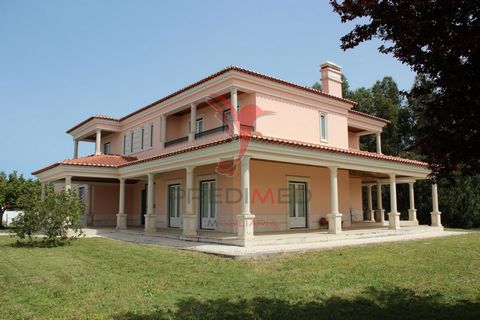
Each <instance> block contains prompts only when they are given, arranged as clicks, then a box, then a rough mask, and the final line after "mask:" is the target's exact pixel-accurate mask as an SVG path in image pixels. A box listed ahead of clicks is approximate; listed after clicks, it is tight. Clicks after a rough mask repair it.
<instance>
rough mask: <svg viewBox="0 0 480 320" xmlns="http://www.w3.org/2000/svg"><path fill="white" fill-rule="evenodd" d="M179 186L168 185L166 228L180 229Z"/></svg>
mask: <svg viewBox="0 0 480 320" xmlns="http://www.w3.org/2000/svg"><path fill="white" fill-rule="evenodd" d="M180 225H181V218H180V184H170V185H168V226H169V227H170V228H180Z"/></svg>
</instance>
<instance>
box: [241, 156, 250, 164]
mask: <svg viewBox="0 0 480 320" xmlns="http://www.w3.org/2000/svg"><path fill="white" fill-rule="evenodd" d="M250 159H252V156H251V155H249V154H244V155H243V156H242V158H241V159H240V161H241V162H242V163H245V162H248V161H250Z"/></svg>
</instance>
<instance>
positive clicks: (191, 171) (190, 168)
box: [185, 166, 195, 173]
mask: <svg viewBox="0 0 480 320" xmlns="http://www.w3.org/2000/svg"><path fill="white" fill-rule="evenodd" d="M193 170H195V166H188V167H185V171H186V172H187V173H193Z"/></svg>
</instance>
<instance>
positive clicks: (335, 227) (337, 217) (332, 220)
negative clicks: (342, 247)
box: [327, 167, 342, 233]
mask: <svg viewBox="0 0 480 320" xmlns="http://www.w3.org/2000/svg"><path fill="white" fill-rule="evenodd" d="M328 169H329V170H330V208H331V211H330V213H329V214H327V219H328V232H329V233H341V232H342V214H341V213H340V212H338V178H337V169H338V168H337V167H329V168H328Z"/></svg>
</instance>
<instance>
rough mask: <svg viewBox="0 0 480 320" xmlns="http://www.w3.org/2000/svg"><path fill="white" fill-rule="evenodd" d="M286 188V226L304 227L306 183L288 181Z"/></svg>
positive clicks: (305, 219) (305, 221)
mask: <svg viewBox="0 0 480 320" xmlns="http://www.w3.org/2000/svg"><path fill="white" fill-rule="evenodd" d="M288 190H289V194H288V195H289V197H288V199H289V202H288V226H289V228H306V227H307V183H306V182H296V181H290V182H289V183H288Z"/></svg>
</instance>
